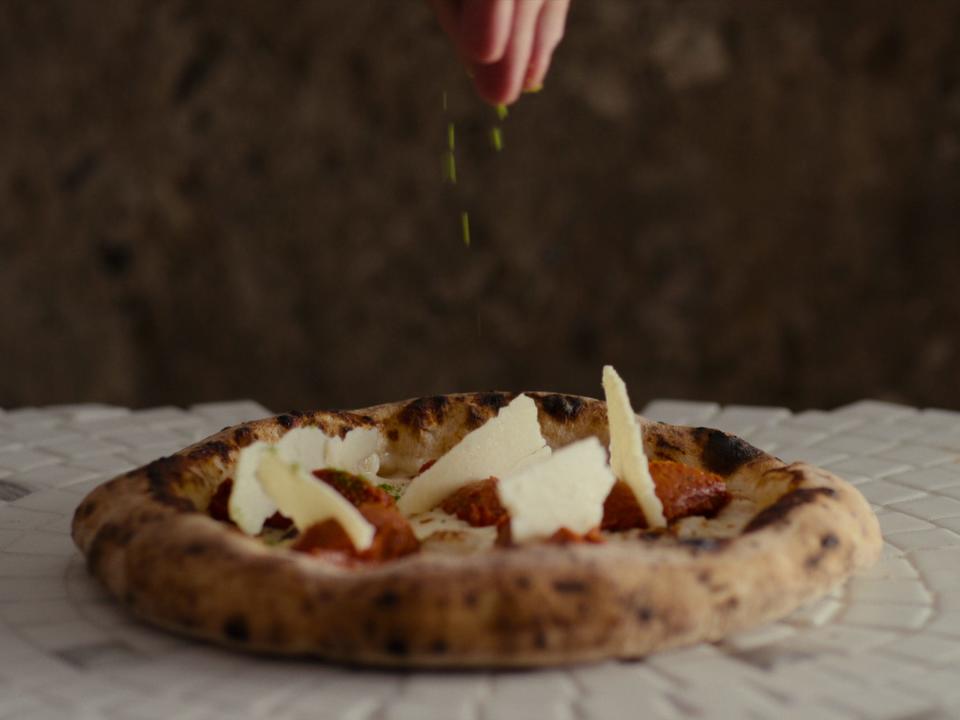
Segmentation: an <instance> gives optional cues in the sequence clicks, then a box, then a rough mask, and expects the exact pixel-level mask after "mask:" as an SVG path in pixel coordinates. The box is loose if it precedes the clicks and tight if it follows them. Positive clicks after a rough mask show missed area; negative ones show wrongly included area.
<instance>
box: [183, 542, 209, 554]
mask: <svg viewBox="0 0 960 720" xmlns="http://www.w3.org/2000/svg"><path fill="white" fill-rule="evenodd" d="M206 552H207V546H206V545H204V544H203V543H198V542H195V543H190V544H189V545H187V546H186V547H185V548H184V549H183V554H184V555H190V556H196V555H203V554H205V553H206Z"/></svg>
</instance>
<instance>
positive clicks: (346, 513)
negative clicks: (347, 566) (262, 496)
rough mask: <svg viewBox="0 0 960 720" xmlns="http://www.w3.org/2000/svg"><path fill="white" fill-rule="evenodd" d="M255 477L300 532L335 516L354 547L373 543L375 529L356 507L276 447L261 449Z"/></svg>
mask: <svg viewBox="0 0 960 720" xmlns="http://www.w3.org/2000/svg"><path fill="white" fill-rule="evenodd" d="M257 478H258V479H259V481H260V484H261V485H262V486H263V489H264V491H266V494H267V495H269V496H270V498H271V499H272V500H273V501H274V502H275V503H276V505H277V508H278V509H279V510H280V512H281V513H283V514H284V515H286V516H287V517H289V518H290V519H291V520H293V524H294V525H296V526H297V529H298V530H300V531H301V532H303V531H305V530H306V529H307V528H309V527H310V526H311V525H315V524H316V523H319V522H323V521H324V520H336V521H337V522H338V523H340V527H342V528H343V530H344V532H346V534H347V536H348V537H349V538H350V541H351V542H352V543H353V545H354V547H355V548H357V550H366V549H367V548H369V547H370V545H371V544H372V543H373V536H374V534H375V529H374V527H373V525H371V524H370V523H369V522H368V521H367V519H366V518H365V517H363V515H361V514H360V511H359V510H357V509H356V508H355V507H354V506H353V505H351V504H350V503H349V502H348V501H347V500H346V498H344V497H343V495H341V494H340V493H338V492H337V491H336V490H334V489H333V488H332V487H330V486H329V485H327V484H326V483H325V482H323V481H322V480H318V479H316V478H315V477H313V476H312V475H310V474H308V473H307V471H306V470H304V469H303V468H302V467H300V466H298V465H292V464H290V463H288V462H286V461H285V460H284V459H283V457H282V456H281V455H280V453H279V452H278V451H277V450H274V449H268V450H265V451H264V452H263V453H262V455H261V459H260V466H259V467H258V468H257Z"/></svg>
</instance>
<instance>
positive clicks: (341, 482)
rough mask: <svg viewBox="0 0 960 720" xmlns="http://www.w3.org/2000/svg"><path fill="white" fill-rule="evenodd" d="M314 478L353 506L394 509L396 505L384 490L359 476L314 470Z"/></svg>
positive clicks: (330, 470) (342, 472) (340, 471)
mask: <svg viewBox="0 0 960 720" xmlns="http://www.w3.org/2000/svg"><path fill="white" fill-rule="evenodd" d="M313 476H314V477H316V478H319V479H320V480H323V481H324V482H325V483H326V484H327V485H329V486H330V487H332V488H333V489H334V490H336V491H337V492H338V493H340V494H341V495H343V496H344V497H345V498H346V499H347V500H349V501H350V504H351V505H354V506H356V507H360V506H361V505H370V504H373V505H384V506H386V507H393V506H394V505H395V504H396V503H395V502H394V500H393V498H392V497H391V496H390V493H388V492H387V491H386V490H384V489H383V488H380V487H377V486H376V485H373V484H372V483H369V482H367V481H366V480H364V479H363V478H362V477H360V476H359V475H353V474H352V473H348V472H344V471H343V470H332V469H330V468H327V469H324V470H314V471H313Z"/></svg>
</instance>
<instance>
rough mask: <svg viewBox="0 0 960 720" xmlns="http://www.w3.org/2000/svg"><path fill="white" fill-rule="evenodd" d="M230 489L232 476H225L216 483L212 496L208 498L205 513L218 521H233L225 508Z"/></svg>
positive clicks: (231, 488)
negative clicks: (225, 477)
mask: <svg viewBox="0 0 960 720" xmlns="http://www.w3.org/2000/svg"><path fill="white" fill-rule="evenodd" d="M231 490H233V478H227V479H226V480H224V481H223V482H222V483H220V484H219V485H217V489H216V491H215V492H214V493H213V497H211V498H210V504H209V505H207V515H209V516H210V517H212V518H213V519H214V520H219V521H220V522H233V521H232V520H231V519H230V512H229V511H228V509H227V502H228V501H229V500H230V491H231Z"/></svg>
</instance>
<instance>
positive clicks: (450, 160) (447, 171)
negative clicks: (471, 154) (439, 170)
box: [443, 150, 457, 185]
mask: <svg viewBox="0 0 960 720" xmlns="http://www.w3.org/2000/svg"><path fill="white" fill-rule="evenodd" d="M443 179H444V180H445V181H446V182H448V183H451V184H453V185H456V184H457V158H456V156H455V155H454V154H453V153H452V152H451V151H450V150H447V152H445V153H444V154H443Z"/></svg>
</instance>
